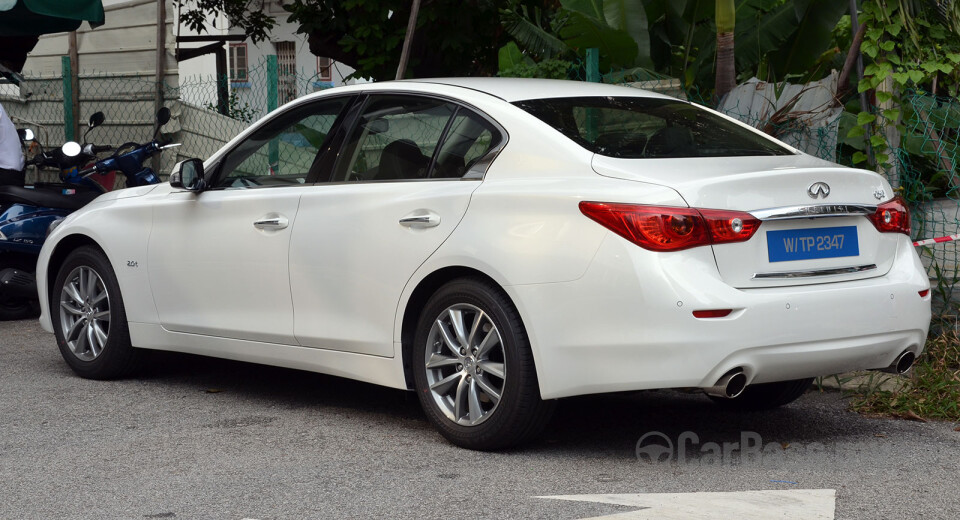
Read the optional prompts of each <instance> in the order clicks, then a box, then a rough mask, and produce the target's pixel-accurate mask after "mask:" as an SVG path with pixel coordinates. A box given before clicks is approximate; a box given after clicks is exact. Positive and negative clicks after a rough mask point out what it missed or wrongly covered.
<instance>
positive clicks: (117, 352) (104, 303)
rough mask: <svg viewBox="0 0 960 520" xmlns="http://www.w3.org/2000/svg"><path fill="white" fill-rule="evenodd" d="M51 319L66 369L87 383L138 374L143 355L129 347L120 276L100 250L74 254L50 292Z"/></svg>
mask: <svg viewBox="0 0 960 520" xmlns="http://www.w3.org/2000/svg"><path fill="white" fill-rule="evenodd" d="M50 319H51V321H52V322H53V330H54V334H55V335H56V337H57V346H59V347H60V354H61V355H62V356H63V359H64V361H66V362H67V365H69V366H70V368H71V369H72V370H73V371H74V372H75V373H76V374H77V375H78V376H80V377H84V378H87V379H116V378H119V377H124V376H127V375H129V374H131V373H133V372H134V371H136V370H137V369H138V368H140V366H141V365H142V363H143V358H144V352H143V351H142V350H140V349H136V348H133V347H132V346H131V345H130V332H129V330H128V329H127V315H126V312H125V311H124V308H123V297H122V295H121V294H120V285H119V284H118V283H117V276H116V274H114V272H113V267H112V266H111V265H110V262H109V261H108V260H107V258H106V256H105V255H104V254H103V252H101V251H100V250H99V249H97V248H95V247H91V246H84V247H80V248H77V249H76V250H74V251H72V252H71V253H70V254H69V255H68V256H67V258H66V260H65V261H64V262H63V265H61V266H60V270H59V271H58V273H57V277H56V280H55V281H54V283H53V285H52V286H51V291H50Z"/></svg>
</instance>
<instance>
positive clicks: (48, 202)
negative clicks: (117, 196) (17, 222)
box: [0, 186, 100, 210]
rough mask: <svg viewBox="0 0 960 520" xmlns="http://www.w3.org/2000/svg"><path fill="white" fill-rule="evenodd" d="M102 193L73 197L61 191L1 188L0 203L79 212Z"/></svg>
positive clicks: (80, 193)
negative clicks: (78, 210)
mask: <svg viewBox="0 0 960 520" xmlns="http://www.w3.org/2000/svg"><path fill="white" fill-rule="evenodd" d="M99 195H100V193H98V192H95V191H86V190H82V191H81V190H78V191H77V192H76V193H74V194H72V195H64V194H63V193H61V192H59V191H51V190H43V189H39V190H37V189H30V188H24V187H21V186H0V203H4V202H6V203H10V202H12V203H14V204H29V205H31V206H39V207H43V208H55V209H68V210H77V209H80V208H82V207H84V206H86V205H87V204H89V203H90V201H92V200H93V199H95V198H97V196H99Z"/></svg>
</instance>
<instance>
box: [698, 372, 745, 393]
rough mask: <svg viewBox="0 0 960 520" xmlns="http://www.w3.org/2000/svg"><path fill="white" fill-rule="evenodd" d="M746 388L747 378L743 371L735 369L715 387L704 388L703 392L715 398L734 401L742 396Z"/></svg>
mask: <svg viewBox="0 0 960 520" xmlns="http://www.w3.org/2000/svg"><path fill="white" fill-rule="evenodd" d="M746 388H747V376H746V375H744V373H743V369H741V368H735V369H733V370H731V371H729V372H727V373H726V374H725V375H724V376H723V377H721V378H720V379H718V380H717V382H716V383H714V385H713V386H711V387H709V388H704V389H703V392H704V393H705V394H707V395H712V396H714V397H722V398H724V399H733V398H735V397H737V396H738V395H740V394H742V393H743V390H744V389H746Z"/></svg>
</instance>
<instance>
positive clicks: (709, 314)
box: [693, 309, 733, 318]
mask: <svg viewBox="0 0 960 520" xmlns="http://www.w3.org/2000/svg"><path fill="white" fill-rule="evenodd" d="M731 312H733V309H713V310H709V311H693V317H694V318H723V317H724V316H728V315H729V314H730V313H731Z"/></svg>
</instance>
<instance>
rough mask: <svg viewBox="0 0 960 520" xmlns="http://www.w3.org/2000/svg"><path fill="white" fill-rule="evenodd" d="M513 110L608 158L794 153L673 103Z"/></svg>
mask: <svg viewBox="0 0 960 520" xmlns="http://www.w3.org/2000/svg"><path fill="white" fill-rule="evenodd" d="M515 105H516V106H518V107H520V108H522V109H524V110H526V111H527V112H530V113H531V114H533V115H534V116H536V117H537V118H538V119H540V120H542V121H544V122H545V123H547V124H549V125H550V126H552V127H553V128H555V129H557V130H558V131H559V132H560V133H562V134H563V135H565V136H567V137H569V138H570V139H572V140H573V141H574V142H576V143H577V144H579V145H580V146H582V147H584V148H586V149H587V150H590V151H592V152H594V153H597V154H600V155H606V156H609V157H617V158H623V159H643V158H667V157H739V156H753V155H791V154H793V152H791V151H790V150H789V149H787V148H785V147H783V146H781V145H779V144H777V143H776V142H775V141H772V140H770V139H766V138H764V137H763V136H761V135H757V134H756V133H754V132H752V131H750V130H748V129H746V128H743V127H741V126H740V125H738V124H736V123H733V122H731V121H728V120H727V119H724V118H723V117H720V116H718V115H716V114H713V113H711V112H708V111H706V110H703V109H702V108H700V107H698V106H696V105H694V104H692V103H687V102H685V101H680V100H676V99H663V98H644V97H579V98H554V99H531V100H526V101H518V102H516V103H515Z"/></svg>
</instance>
